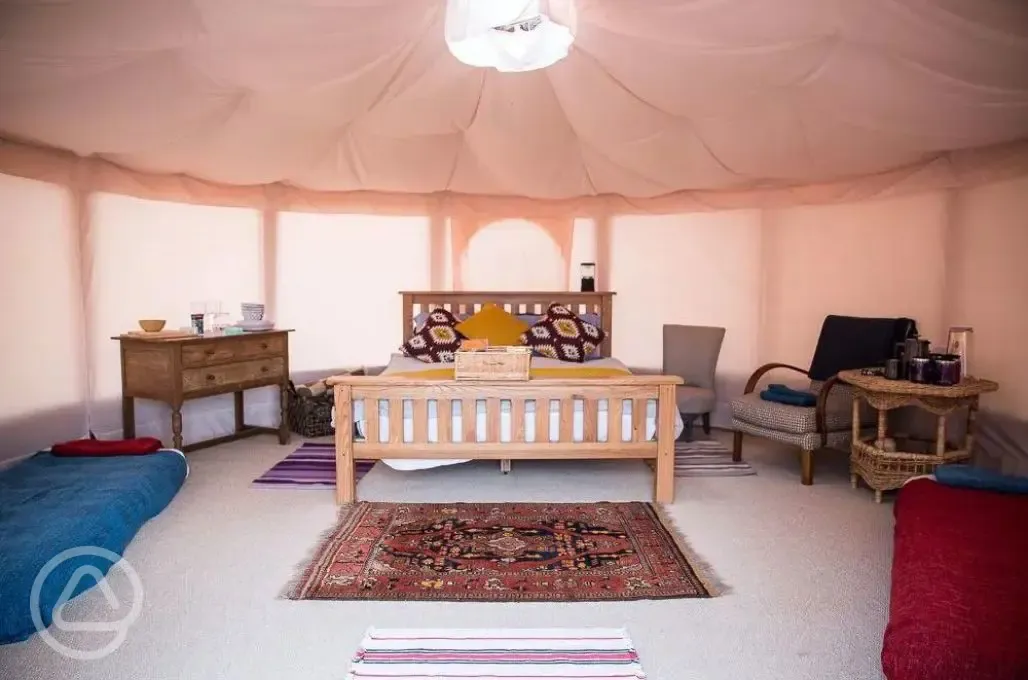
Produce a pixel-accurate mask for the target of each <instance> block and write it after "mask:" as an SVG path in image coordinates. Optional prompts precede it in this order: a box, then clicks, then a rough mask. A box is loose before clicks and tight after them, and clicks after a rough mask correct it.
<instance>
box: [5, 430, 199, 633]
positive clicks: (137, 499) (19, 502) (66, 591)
mask: <svg viewBox="0 0 1028 680" xmlns="http://www.w3.org/2000/svg"><path fill="white" fill-rule="evenodd" d="M188 473H189V468H188V466H187V464H186V459H185V456H183V455H182V452H181V451H177V450H174V449H166V450H163V451H159V452H157V453H152V454H147V455H139V456H109V457H87V456H82V457H74V458H63V457H58V456H54V455H53V454H51V453H49V452H45V451H44V452H41V453H38V454H36V455H35V456H32V457H31V458H27V459H25V460H23V461H21V462H19V463H17V464H15V465H13V466H11V467H10V468H7V469H6V470H4V471H3V472H2V473H0V498H2V499H3V509H2V512H0V546H3V549H2V550H0V575H2V578H0V644H6V643H10V642H18V641H21V640H25V639H27V638H28V637H29V636H31V635H32V634H33V633H35V632H36V630H37V629H36V624H35V622H34V617H33V611H32V606H31V599H30V594H31V593H32V592H33V586H34V583H35V580H36V578H37V576H38V575H39V574H40V573H42V570H43V569H44V568H49V569H52V571H49V572H47V573H48V574H49V575H48V576H46V577H45V578H44V579H43V580H42V581H41V583H40V584H38V591H37V592H36V594H37V595H38V604H39V608H38V615H39V619H40V622H41V623H42V624H43V625H44V626H49V625H50V623H51V622H52V620H53V616H54V609H55V608H56V606H57V605H58V604H60V603H61V602H62V601H63V600H64V599H65V598H66V599H71V598H72V597H75V596H77V595H78V594H79V593H81V592H83V591H85V590H86V589H88V588H91V587H93V586H94V585H96V580H95V579H93V578H79V577H78V575H79V574H80V571H79V570H81V569H90V570H91V571H92V572H94V573H100V574H106V573H107V570H108V569H109V568H110V567H111V566H112V563H111V560H110V559H109V557H110V553H114V554H115V555H118V556H120V555H121V554H122V553H123V552H124V550H125V547H126V546H127V545H128V544H129V542H130V541H131V540H132V538H133V537H134V536H135V535H136V532H137V531H138V530H139V528H140V527H141V526H142V525H143V524H144V523H145V522H146V521H147V520H149V519H150V518H152V517H155V516H156V515H158V514H159V513H160V512H161V511H162V510H164V508H165V507H166V506H167V505H168V504H169V503H170V502H171V500H172V498H174V497H175V494H176V493H178V490H179V488H180V487H181V486H182V483H183V482H184V481H185V479H186V475H187V474H188ZM73 548H85V549H86V550H84V551H83V553H82V554H78V555H75V554H68V553H66V551H68V550H71V549H73ZM97 548H98V549H100V550H101V551H105V552H102V553H101V552H98V551H97V550H96V549H97ZM62 553H63V554H64V555H63V559H59V560H57V561H53V560H54V558H56V557H58V556H61V555H62ZM48 565H49V566H48Z"/></svg>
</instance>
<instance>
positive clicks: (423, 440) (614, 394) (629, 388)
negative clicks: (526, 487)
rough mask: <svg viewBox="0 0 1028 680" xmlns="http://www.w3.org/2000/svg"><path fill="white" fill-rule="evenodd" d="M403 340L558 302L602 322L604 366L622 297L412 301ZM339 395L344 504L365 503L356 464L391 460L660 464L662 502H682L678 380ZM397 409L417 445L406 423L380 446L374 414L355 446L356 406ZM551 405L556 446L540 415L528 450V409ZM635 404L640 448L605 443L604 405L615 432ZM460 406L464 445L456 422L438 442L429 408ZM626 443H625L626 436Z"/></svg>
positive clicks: (339, 483)
mask: <svg viewBox="0 0 1028 680" xmlns="http://www.w3.org/2000/svg"><path fill="white" fill-rule="evenodd" d="M401 295H402V296H403V315H402V316H403V319H402V321H403V338H404V340H406V339H408V338H410V336H411V335H412V334H413V333H414V319H415V317H416V315H417V314H418V313H420V312H421V311H428V310H431V309H435V308H436V307H444V308H446V309H449V310H450V311H452V312H454V313H455V314H457V313H469V312H470V313H473V312H475V311H477V310H478V309H480V308H481V307H482V305H484V304H487V303H493V304H497V305H500V306H502V307H504V308H505V309H506V310H507V311H509V312H511V313H512V314H542V313H543V312H545V310H546V307H547V306H548V305H549V304H550V303H552V302H560V303H562V304H566V305H568V306H569V307H571V308H572V309H573V310H574V311H575V312H576V313H578V314H582V313H591V314H597V315H599V317H600V325H601V326H602V328H603V329H604V330H605V331H606V332H607V339H606V340H605V341H604V343H603V345H602V347H601V350H600V351H601V354H602V355H603V356H607V357H609V356H610V347H611V343H610V339H611V335H612V330H613V325H612V319H613V314H612V303H613V297H614V293H606V292H596V293H569V292H553V293H550V292H524V291H518V292H465V291H459V292H457V291H445V292H402V293H401ZM328 383H329V385H332V386H333V389H334V390H335V413H336V442H335V443H336V499H337V501H338V502H339V503H341V504H342V503H351V502H353V501H355V500H356V497H357V488H356V478H355V474H354V471H355V470H354V466H355V462H356V460H359V459H360V460H381V459H383V458H408V459H410V458H424V459H433V458H439V459H448V458H465V459H471V460H499V461H510V460H533V459H536V460H538V459H550V460H559V459H563V460H568V459H570V460H594V459H622V458H624V459H627V458H636V459H651V460H655V461H656V464H655V466H654V468H655V490H654V499H655V500H656V501H657V502H659V503H670V502H672V501H673V500H674V495H675V452H674V438H675V420H676V418H675V415H676V411H677V409H678V406H677V403H676V401H675V386H676V385H680V384H682V379H681V378H679V377H678V376H670V375H631V376H628V375H626V376H620V377H616V378H581V379H564V378H555V379H551V378H540V379H532V380H528V381H525V382H510V381H475V382H465V381H462V382H457V381H455V380H418V379H415V378H406V377H390V376H350V375H342V376H333V377H332V378H329V380H328ZM361 399H363V400H387V401H388V402H389V413H390V414H393V413H402V408H403V402H404V401H411V402H412V406H413V415H414V433H413V438H412V440H411V441H404V439H403V418H402V417H401V418H392V417H391V418H389V433H388V441H387V442H379V439H380V438H381V436H380V431H379V426H380V422H379V411H378V409H377V408H365V409H364V417H365V419H366V423H365V425H366V434H367V435H368V436H367V437H366V438H365V439H364V440H354V436H353V432H354V428H353V424H354V419H353V404H354V401H355V400H361ZM539 399H544V400H547V401H550V400H556V401H559V402H560V407H559V408H560V411H559V426H558V432H557V433H556V435H557V436H556V441H550V438H551V435H553V434H554V433H551V432H550V431H549V430H550V409H549V408H537V409H535V414H534V417H535V432H536V441H531V442H529V441H525V439H526V434H525V432H526V431H525V417H526V410H525V402H526V401H534V400H539ZM626 399H631V400H633V402H632V414H633V417H632V431H631V441H609V440H610V439H611V437H610V436H609V434H608V441H605V442H604V441H599V440H598V437H597V418H598V413H599V405H600V402H601V401H603V400H608V401H607V404H608V420H607V422H608V432H610V428H611V426H612V424H614V423H620V422H621V421H622V414H623V413H624V410H623V409H624V400H626ZM650 399H655V400H656V401H657V437H656V441H652V440H651V441H647V440H646V439H645V437H646V403H647V401H648V400H650ZM454 400H458V401H460V404H461V409H462V411H461V415H462V417H461V423H462V427H463V429H464V432H463V438H462V439H463V441H462V442H454V441H452V436H451V433H450V429H451V424H452V421H451V419H450V418H448V417H440V418H438V420H437V422H438V437H437V438H438V441H437V442H430V441H429V436H428V405H429V402H431V401H436V408H437V411H436V413H450V412H451V411H450V409H451V408H452V403H453V401H454ZM478 400H484V401H485V405H486V406H485V409H486V428H485V430H486V431H485V433H484V437H485V440H484V441H473V440H474V439H475V438H476V436H475V435H476V420H477V418H476V417H475V414H476V405H477V401H478ZM503 401H509V402H510V413H511V438H510V441H507V442H504V441H501V432H500V413H501V402H503ZM575 401H582V402H583V428H582V429H583V433H582V435H583V440H582V441H574V440H573V435H574V405H575V404H574V402H575ZM623 434H624V433H622V435H623Z"/></svg>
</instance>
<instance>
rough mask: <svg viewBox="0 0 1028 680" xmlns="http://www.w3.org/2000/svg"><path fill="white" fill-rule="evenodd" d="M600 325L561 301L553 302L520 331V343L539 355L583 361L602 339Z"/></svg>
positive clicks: (577, 361) (576, 361)
mask: <svg viewBox="0 0 1028 680" xmlns="http://www.w3.org/2000/svg"><path fill="white" fill-rule="evenodd" d="M606 337H607V334H606V333H605V332H604V331H603V329H601V328H598V327H597V326H595V325H593V324H591V323H586V322H585V321H583V320H582V319H580V318H579V317H578V315H577V314H575V313H574V312H572V311H571V310H570V309H568V308H567V307H564V306H563V305H560V304H557V303H554V304H552V305H550V306H549V308H547V310H546V315H545V316H543V318H542V319H540V320H539V321H537V322H536V323H534V324H532V326H531V327H530V328H529V329H528V330H527V331H525V332H524V333H522V334H521V344H522V345H526V346H528V347H531V348H532V351H534V352H536V353H537V354H541V355H542V356H546V357H550V358H551V359H558V360H560V361H572V362H575V363H583V362H584V361H585V360H586V358H588V357H589V356H590V355H592V354H593V353H594V352H595V351H596V348H597V347H599V346H600V344H601V343H602V342H603V341H604V340H605V339H606Z"/></svg>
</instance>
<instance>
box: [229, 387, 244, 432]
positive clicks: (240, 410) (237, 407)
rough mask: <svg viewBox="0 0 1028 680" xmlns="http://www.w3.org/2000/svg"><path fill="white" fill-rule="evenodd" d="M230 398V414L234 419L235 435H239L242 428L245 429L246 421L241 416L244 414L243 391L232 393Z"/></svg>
mask: <svg viewBox="0 0 1028 680" xmlns="http://www.w3.org/2000/svg"><path fill="white" fill-rule="evenodd" d="M232 397H233V403H232V412H233V414H234V415H235V417H236V433H239V432H242V431H243V428H244V427H246V424H245V423H244V421H245V420H246V419H245V418H244V416H243V414H244V413H245V412H246V409H245V408H244V405H243V391H242V390H239V391H238V392H233V393H232Z"/></svg>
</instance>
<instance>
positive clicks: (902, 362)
mask: <svg viewBox="0 0 1028 680" xmlns="http://www.w3.org/2000/svg"><path fill="white" fill-rule="evenodd" d="M892 358H893V359H895V360H896V364H897V368H896V380H906V379H907V345H906V343H904V342H897V343H896V346H895V347H893V350H892ZM885 372H886V377H888V372H889V367H888V364H886V367H885Z"/></svg>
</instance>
